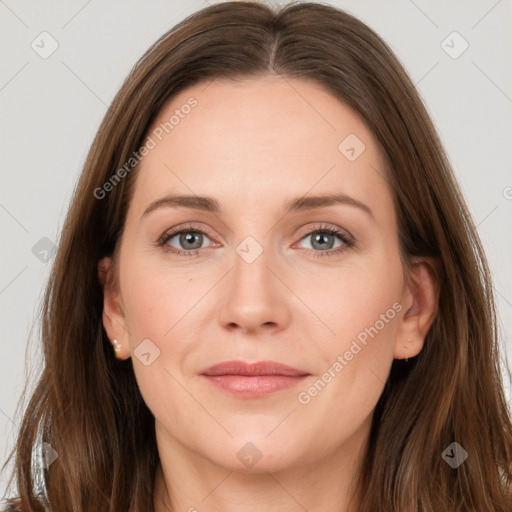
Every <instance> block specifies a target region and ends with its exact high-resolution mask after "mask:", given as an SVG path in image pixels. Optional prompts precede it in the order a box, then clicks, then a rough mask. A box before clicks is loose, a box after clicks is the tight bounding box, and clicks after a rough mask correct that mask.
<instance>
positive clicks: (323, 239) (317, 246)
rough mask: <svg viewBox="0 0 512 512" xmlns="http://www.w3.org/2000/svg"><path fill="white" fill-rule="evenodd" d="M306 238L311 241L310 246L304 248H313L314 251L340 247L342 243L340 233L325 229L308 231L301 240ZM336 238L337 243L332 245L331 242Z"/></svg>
mask: <svg viewBox="0 0 512 512" xmlns="http://www.w3.org/2000/svg"><path fill="white" fill-rule="evenodd" d="M307 239H311V240H312V242H311V243H310V245H311V247H306V249H314V250H316V251H322V250H329V249H335V248H337V247H340V246H341V245H342V243H343V240H341V235H340V234H338V233H334V232H331V231H326V230H323V231H314V232H313V233H308V234H307V235H306V236H305V237H303V238H302V239H301V240H307ZM336 239H338V242H339V245H337V246H336V247H333V244H334V243H335V241H336Z"/></svg>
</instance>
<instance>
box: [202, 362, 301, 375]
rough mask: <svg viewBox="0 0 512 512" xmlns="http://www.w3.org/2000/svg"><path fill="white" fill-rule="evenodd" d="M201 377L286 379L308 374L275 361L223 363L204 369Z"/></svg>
mask: <svg viewBox="0 0 512 512" xmlns="http://www.w3.org/2000/svg"><path fill="white" fill-rule="evenodd" d="M201 375H207V376H210V377H211V376H218V375H246V376H248V377H256V376H260V375H285V376H288V377H297V376H301V375H309V373H308V372H305V371H302V370H298V369H297V368H293V367H291V366H287V365H285V364H281V363H278V362H276V361H258V362H257V363H247V362H245V361H223V362H222V363H218V364H215V365H213V366H210V367H208V368H206V369H204V370H203V371H202V372H201Z"/></svg>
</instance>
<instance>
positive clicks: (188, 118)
mask: <svg viewBox="0 0 512 512" xmlns="http://www.w3.org/2000/svg"><path fill="white" fill-rule="evenodd" d="M189 244H190V245H189ZM304 244H307V245H306V246H305V245H304ZM324 256H329V257H324ZM495 322H496V320H495V311H494V299H493V295H492V286H491V281H490V277H489V270H488V267H487V263H486V259H485V256H484V253H483V250H482V247H481V244H480V241H479V239H478V235H477V232H476V229H475V227H474V224H473V222H472V220H471V217H470V214H469V213H468V210H467V207H466V205H465V202H464V200H463V198H462V196H461V194H460V191H459V188H458V185H457V183H456V182H455V180H454V177H453V174H452V171H451V169H450V166H449V164H448V161H447V158H446V156H445V153H444V151H443V148H442V146H441V144H440V142H439V139H438V137H437V135H436V132H435V129H434V127H433V125H432V123H431V121H430V119H429V117H428V115H427V113H426V111H425V108H424V106H423V104H422V103H421V101H420V99H419V97H418V94H417V92H416V91H415V89H414V87H413V85H412V83H411V81H410V80H409V78H408V77H407V75H406V73H405V72H404V70H403V68H402V67H401V65H400V64H399V63H398V61H397V59H396V57H395V56H394V55H393V54H392V52H391V51H390V50H389V48H388V47H387V46H386V45H385V43H384V42H383V41H382V40H381V39H380V38H379V37H378V36H377V35H376V34H375V33H374V32H373V31H372V30H370V29H369V28H368V27H367V26H365V25H364V24H363V23H361V22H360V21H358V20H356V19H355V18H353V17H352V16H350V15H348V14H346V13H344V12H342V11H340V10H338V9H336V8H334V7H330V6H326V5H320V4H310V3H304V4H290V5H289V6H286V7H283V8H281V9H279V10H278V11H276V12H273V10H272V9H270V8H269V7H266V6H264V5H261V4H258V3H252V2H248V3H241V2H230V3H224V4H219V5H214V6H210V7H208V8H206V9H204V10H202V11H199V12H197V13H196V14H194V15H192V16H190V17H189V18H187V19H186V20H185V21H183V22H181V23H180V24H179V25H177V26H176V27H175V28H173V29H172V30H171V31H170V32H169V33H167V34H165V35H164V36H163V37H162V38H161V39H160V40H159V41H157V43H155V44H154V45H153V46H152V47H151V48H150V49H149V50H148V52H147V53H146V54H145V55H144V56H143V57H142V59H141V60H140V61H139V62H138V63H137V65H136V66H135V67H134V69H133V70H132V72H131V73H130V75H129V77H128V78H127V79H126V81H125V83H124V84H123V86H122V88H121V90H120V91H119V93H118V95H117V96H116V98H115V99H114V101H113V104H112V105H111V107H110V109H109V111H108V112H107V114H106V116H105V119H104V121H103V123H102V125H101V127H100V129H99V131H98V134H97V136H96V139H95V140H94V142H93V145H92V148H91V150H90V153H89V155H88V159H87V161H86V164H85V167H84V170H83V173H82V177H81V179H80V182H79V184H78V188H77V190H76V193H75V196H74V199H73V201H72V205H71V208H70V211H69V214H68V217H67V220H66V224H65V226H64V229H63V233H62V238H61V241H60V244H59V251H58V255H57V257H56V260H55V264H54V268H53V272H52V275H51V279H50V282H49V285H48V289H47V293H46V296H45V301H44V318H43V343H44V354H45V370H44V373H43V375H42V377H41V380H40V382H39V384H38V386H37V389H36V390H35V392H34V394H33V396H32V399H31V401H30V404H29V406H28V408H27V411H26V413H25V417H24V420H23V423H22V425H21V430H20V433H19V438H18V442H17V446H16V471H15V476H16V479H17V482H18V491H19V492H18V494H19V499H17V500H15V502H14V503H13V504H12V505H11V506H12V508H11V510H55V511H59V512H63V511H68V510H70V511H71V510H72V511H75V512H77V511H80V512H85V511H95V512H97V511H99V510H101V511H102V510H105V511H116V512H120V511H146V510H147V511H153V510H154V511H158V512H160V511H169V510H172V511H177V510H188V511H195V510H197V511H203V510H204V511H213V510H215V511H217V510H222V511H237V512H238V511H256V510H262V509H267V510H290V511H292V510H309V511H313V510H322V511H328V512H329V511H350V512H352V511H371V512H375V511H400V512H411V511H417V512H420V511H425V512H426V511H439V510H450V511H451V510H454V511H455V510H459V511H468V510H471V511H479V512H483V511H502V512H505V511H510V510H512V495H511V494H512V491H511V486H512V451H511V441H512V425H511V420H510V416H509V412H508V410H507V406H506V402H505V399H504V393H503V388H502V383H501V379H500V373H499V364H498V362H499V358H498V343H497V339H496V329H495ZM111 347H113V348H114V352H112V350H111ZM34 446H35V447H36V448H37V451H36V452H35V455H34V457H33V458H32V459H33V460H32V459H31V454H32V453H33V450H34ZM34 479H35V481H34ZM33 487H35V492H34V489H33Z"/></svg>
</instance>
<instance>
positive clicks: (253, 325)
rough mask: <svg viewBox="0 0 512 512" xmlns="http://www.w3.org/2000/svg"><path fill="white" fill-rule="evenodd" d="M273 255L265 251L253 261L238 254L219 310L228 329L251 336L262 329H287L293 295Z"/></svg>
mask: <svg viewBox="0 0 512 512" xmlns="http://www.w3.org/2000/svg"><path fill="white" fill-rule="evenodd" d="M270 252H271V250H270V249H268V248H265V249H264V250H263V251H262V253H261V254H260V255H259V257H257V258H256V259H255V260H254V261H252V262H249V261H250V260H246V259H244V258H243V257H242V256H240V255H239V254H238V253H235V255H234V258H233V268H232V270H231V272H229V274H228V275H227V276H226V279H225V282H224V285H223V288H222V291H221V300H220V307H219V309H218V311H219V320H220V322H221V324H222V326H224V327H225V328H226V329H229V330H235V329H239V330H241V331H243V332H244V333H246V334H249V333H251V334H252V333H257V332H258V331H262V330H263V331H265V332H273V333H275V332H278V331H281V330H283V329H286V328H287V327H288V325H289V323H290V318H291V310H290V307H291V305H292V300H293V298H292V297H293V292H292V291H291V290H290V289H289V288H288V287H287V286H286V284H285V283H286V276H284V275H283V272H284V271H283V270H281V267H280V266H279V265H278V264H277V261H276V259H275V258H272V257H271V254H270Z"/></svg>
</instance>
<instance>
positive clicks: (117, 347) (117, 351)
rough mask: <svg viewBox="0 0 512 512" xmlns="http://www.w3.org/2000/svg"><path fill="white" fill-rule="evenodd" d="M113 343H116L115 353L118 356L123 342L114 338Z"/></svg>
mask: <svg viewBox="0 0 512 512" xmlns="http://www.w3.org/2000/svg"><path fill="white" fill-rule="evenodd" d="M112 345H114V353H115V355H116V357H117V356H118V355H119V351H120V350H121V343H119V342H118V341H117V340H112Z"/></svg>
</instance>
